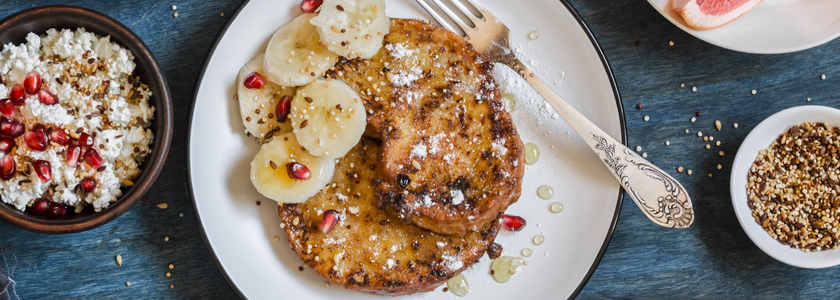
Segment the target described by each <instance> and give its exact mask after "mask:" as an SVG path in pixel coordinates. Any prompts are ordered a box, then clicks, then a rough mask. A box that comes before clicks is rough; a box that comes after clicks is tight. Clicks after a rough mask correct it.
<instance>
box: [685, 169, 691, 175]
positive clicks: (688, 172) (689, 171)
mask: <svg viewBox="0 0 840 300" xmlns="http://www.w3.org/2000/svg"><path fill="white" fill-rule="evenodd" d="M685 173H686V174H688V175H691V173H693V172H691V170H688V171H685Z"/></svg>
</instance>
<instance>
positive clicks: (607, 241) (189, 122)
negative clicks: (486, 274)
mask: <svg viewBox="0 0 840 300" xmlns="http://www.w3.org/2000/svg"><path fill="white" fill-rule="evenodd" d="M558 1H560V3H563V5H564V6H565V7H566V8H567V9H568V10H569V13H571V14H572V16H573V17H574V18H575V20H577V22H578V24H580V27H581V29H583V31H584V32H586V36H587V37H588V38H589V41H590V42H592V46H593V47H594V48H595V51H596V52H598V57H599V58H600V59H601V63H603V65H604V71H606V73H607V77H609V80H610V85H611V86H612V90H613V95H614V96H615V101H616V107H617V108H618V118H619V125H620V126H621V143H622V144H626V143H627V121H626V120H625V118H624V107H623V106H622V105H621V96H620V95H619V92H618V85H617V84H616V83H615V76H613V72H612V69H611V68H610V64H609V62H608V61H607V58H606V56H605V55H604V52H603V51H602V50H601V46H600V45H598V41H596V40H595V36H594V35H592V32H591V31H590V30H589V27H588V26H586V23H584V21H583V18H581V17H580V14H578V12H577V10H575V8H574V7H572V5H571V4H569V2H568V0H558ZM248 3H250V0H248V1H244V2H242V3H241V4H239V7H237V8H236V11H235V12H234V13H233V14H232V15H231V16H230V18H229V19H228V21H227V23H226V24H225V26H224V27H223V28H222V30H221V31H219V33H218V34H217V35H216V38H215V39H214V41H213V46H212V47H210V49H209V50H208V51H207V54H206V56H205V57H206V58H205V59H204V65H203V66H202V67H201V74H199V76H198V78H197V79H196V82H195V89H194V90H193V97H192V104H191V105H190V115H189V117H188V118H187V137H186V139H185V140H186V147H184V152H185V154H186V155H185V157H186V160H187V161H186V168H184V173H185V176H186V178H187V180H186V181H185V183H186V188H187V194H188V195H189V197H190V200H192V204H193V212H194V213H195V217H196V219H197V220H198V228H199V229H200V230H201V238H202V240H204V246H205V247H207V252H209V253H210V257H211V258H212V259H213V263H215V264H216V268H217V269H218V270H219V272H220V273H221V274H222V277H224V278H225V281H227V282H228V285H230V287H231V288H232V289H233V291H234V292H236V294H237V295H238V296H239V297H240V298H242V299H247V297H245V295H244V294H243V293H242V291H240V290H239V287H237V286H236V285H235V284H234V283H233V280H232V279H231V278H230V276H229V275H228V274H227V272H226V271H225V270H224V268H222V265H221V263H220V262H219V258H218V257H217V256H216V253H215V252H214V251H213V247H212V246H211V245H210V241H208V240H207V233H206V232H205V231H204V225H203V223H202V222H201V216H199V215H198V207H197V206H196V201H195V196H194V195H193V190H192V177H191V176H190V142H189V141H190V136H191V135H192V119H193V113H195V102H196V100H197V97H198V90H199V88H200V87H201V86H200V84H201V81H202V79H204V73H205V72H206V71H207V65H208V64H209V63H210V58H211V57H212V55H213V53H214V52H215V51H216V47H217V46H218V45H219V41H221V40H222V37H223V36H224V35H225V33H226V32H227V30H228V28H230V25H231V24H232V23H233V21H234V20H235V19H236V17H237V16H239V13H240V12H241V11H242V9H243V8H245V6H247V5H248ZM623 202H624V190H623V189H619V192H618V200H616V206H615V213H614V215H613V219H612V222H611V223H610V227H609V230H608V232H607V237H606V239H604V243H603V244H602V245H601V249H600V250H599V251H598V256H596V257H595V261H594V262H593V263H592V266H591V267H590V268H589V271H588V272H587V273H586V276H584V277H583V280H581V282H580V284H579V285H578V287H577V288H576V289H575V291H574V292H573V293H572V294H571V295H570V296H569V299H574V298H576V297H577V295H578V294H580V291H581V290H583V287H584V286H585V285H586V283H587V282H588V281H589V278H590V277H592V274H593V273H595V269H596V268H598V264H599V263H600V262H601V258H603V257H604V252H606V251H607V246H608V245H609V244H610V239H612V235H613V233H614V232H615V225H616V223H618V216H619V213H620V212H621V204H622V203H623Z"/></svg>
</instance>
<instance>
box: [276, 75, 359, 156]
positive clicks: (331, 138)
mask: <svg viewBox="0 0 840 300" xmlns="http://www.w3.org/2000/svg"><path fill="white" fill-rule="evenodd" d="M289 116H290V117H291V119H292V127H293V128H294V129H293V131H294V133H295V136H296V137H297V139H298V141H299V142H300V144H301V145H303V146H304V147H306V150H308V151H309V153H310V154H312V155H315V156H323V157H330V158H339V157H342V156H344V154H347V151H350V148H353V146H355V145H356V143H358V142H359V138H361V137H362V133H364V132H365V126H366V125H367V114H366V113H365V106H364V104H362V98H361V97H359V94H357V93H356V91H355V90H353V88H351V87H350V86H349V85H347V84H346V83H344V82H341V81H339V80H326V79H319V80H317V81H315V82H313V83H311V84H309V85H307V86H304V87H301V88H299V89H298V91H297V94H296V95H295V98H294V100H292V112H291V114H289Z"/></svg>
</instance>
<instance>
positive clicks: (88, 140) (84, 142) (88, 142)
mask: <svg viewBox="0 0 840 300" xmlns="http://www.w3.org/2000/svg"><path fill="white" fill-rule="evenodd" d="M79 146H81V147H82V148H90V147H92V146H93V137H92V136H91V135H90V134H87V132H82V134H80V135H79Z"/></svg>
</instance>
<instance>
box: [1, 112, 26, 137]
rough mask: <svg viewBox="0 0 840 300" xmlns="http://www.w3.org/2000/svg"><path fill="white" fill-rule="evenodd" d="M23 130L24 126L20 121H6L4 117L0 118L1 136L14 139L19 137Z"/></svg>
mask: <svg viewBox="0 0 840 300" xmlns="http://www.w3.org/2000/svg"><path fill="white" fill-rule="evenodd" d="M25 130H26V126H24V125H23V123H21V122H20V121H12V120H9V119H6V117H0V131H2V132H3V134H5V135H8V136H10V137H13V138H15V137H19V136H21V135H22V134H23V132H24V131H25Z"/></svg>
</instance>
